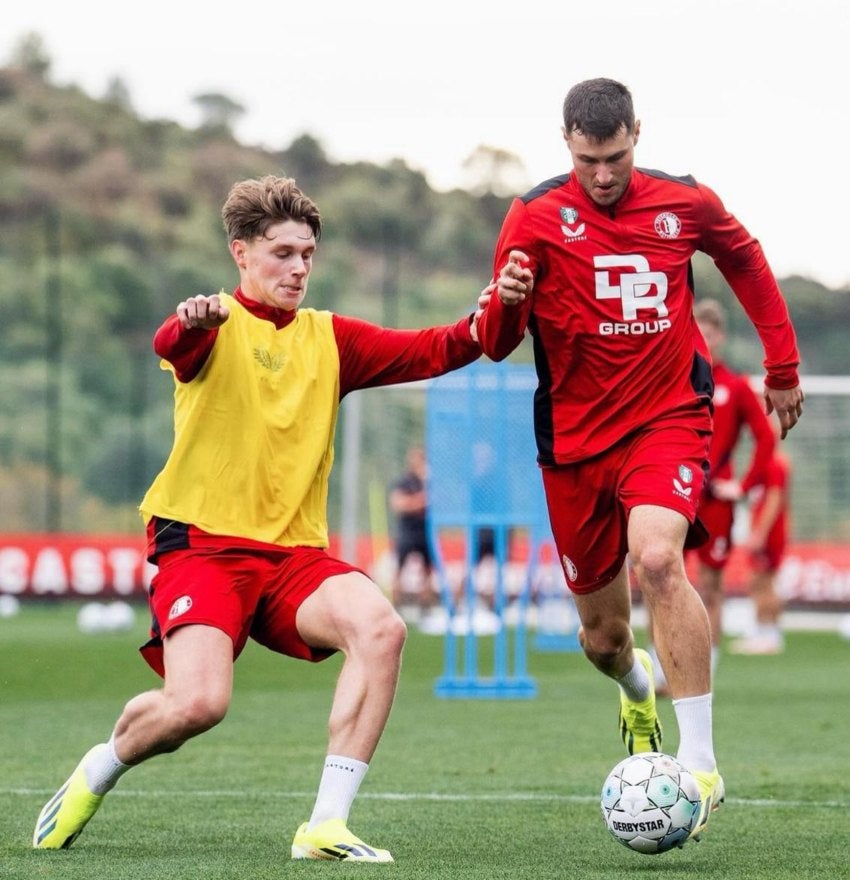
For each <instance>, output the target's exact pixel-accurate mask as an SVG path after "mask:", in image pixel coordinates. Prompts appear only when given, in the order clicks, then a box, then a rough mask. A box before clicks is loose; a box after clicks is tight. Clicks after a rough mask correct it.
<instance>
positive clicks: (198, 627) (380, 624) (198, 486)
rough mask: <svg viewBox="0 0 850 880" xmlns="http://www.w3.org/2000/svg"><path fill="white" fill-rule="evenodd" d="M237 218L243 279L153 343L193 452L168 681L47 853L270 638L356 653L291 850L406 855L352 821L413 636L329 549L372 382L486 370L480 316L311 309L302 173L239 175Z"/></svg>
mask: <svg viewBox="0 0 850 880" xmlns="http://www.w3.org/2000/svg"><path fill="white" fill-rule="evenodd" d="M222 216H223V220H224V226H225V229H226V231H227V236H228V241H229V247H230V252H231V254H232V256H233V259H234V261H235V262H236V266H237V267H238V270H239V286H238V288H237V289H236V290H235V291H234V292H233V293H232V294H226V293H221V294H216V295H213V296H196V297H192V298H190V299H187V300H184V301H183V302H181V303H180V304H179V305H178V306H177V309H176V312H175V314H173V315H172V316H171V317H169V318H168V319H167V320H166V321H165V322H164V323H163V325H162V326H161V327H160V328H159V330H158V331H157V333H156V335H155V338H154V349H155V351H156V352H157V354H158V355H159V356H160V358H161V359H162V366H163V369H165V370H168V371H169V372H170V373H171V374H172V375H173V379H174V389H175V391H174V445H173V448H172V450H171V454H170V455H169V458H168V460H167V462H166V464H165V466H164V467H163V469H162V471H161V472H160V474H159V475H158V476H157V477H156V479H155V480H154V482H153V484H152V486H151V487H150V489H149V490H148V492H147V494H146V495H145V498H144V499H143V501H142V503H141V506H140V509H141V512H142V515H143V517H144V519H145V521H146V524H147V532H148V540H149V544H148V553H149V558H150V559H151V560H152V561H153V562H154V563H155V564H156V565H157V566H158V570H157V574H156V575H155V577H154V579H153V583H152V587H151V596H150V605H151V613H152V627H151V640H150V642H148V644H147V645H145V646H144V647H143V648H142V653H143V655H144V657H145V659H146V660H147V661H148V662H149V663H150V665H151V666H152V667H153V668H154V669H155V670H156V671H157V672H159V674H160V675H162V676H163V685H162V687H161V688H159V689H155V690H151V691H148V692H146V693H143V694H140V695H139V696H136V697H134V698H133V699H132V700H130V701H129V702H128V703H127V705H126V706H125V707H124V710H123V712H122V713H121V715H120V717H119V718H118V721H117V723H116V725H115V727H114V730H113V732H112V735H111V737H110V738H109V740H108V742H105V743H100V744H98V745H95V746H94V747H93V748H92V749H91V750H90V751H89V752H88V753H87V754H86V755H85V756H84V757H83V759H82V760H81V761H80V763H79V764H78V765H77V768H76V769H75V770H74V772H73V773H72V775H71V776H70V777H69V779H68V780H67V781H66V783H65V784H64V785H63V786H62V788H60V789H59V791H58V792H57V793H56V795H54V797H53V798H51V800H50V801H48V803H47V804H46V805H45V807H44V808H43V809H42V811H41V814H40V815H39V818H38V822H37V824H36V828H35V832H34V836H33V845H34V846H35V847H37V848H43V849H60V848H67V847H69V846H70V845H71V844H72V843H73V841H74V840H75V839H76V838H77V836H78V835H79V834H80V832H81V831H82V830H83V828H84V826H85V825H86V823H87V822H88V821H89V819H90V818H91V817H92V816H93V815H94V813H95V812H96V810H97V809H98V808H99V807H100V805H101V803H102V801H103V799H104V797H105V796H106V794H107V792H108V791H109V790H110V789H111V788H112V787H113V786H114V785H115V784H116V782H117V781H118V779H119V778H120V777H121V776H122V775H123V774H124V773H125V772H126V771H127V770H128V769H130V768H131V767H133V766H135V765H137V764H140V763H142V762H143V761H145V760H147V759H148V758H150V757H152V756H154V755H157V754H160V753H163V752H172V751H175V750H176V749H178V748H179V747H180V746H181V745H182V744H183V743H184V742H186V741H187V740H188V739H190V738H191V737H193V736H196V735H197V734H199V733H203V732H204V731H206V730H209V729H210V728H211V727H213V726H214V725H216V724H218V722H219V721H221V720H222V719H223V718H224V715H225V713H226V711H227V708H228V705H229V703H230V698H231V689H232V684H233V663H234V661H235V659H236V658H237V657H238V656H239V653H240V652H241V650H242V648H243V647H244V645H245V643H246V641H247V639H248V638H252V639H254V640H255V641H257V642H259V643H261V644H263V645H266V646H267V647H268V648H270V649H271V650H273V651H276V652H278V653H281V654H285V655H288V656H291V657H296V658H299V659H304V660H309V661H319V660H322V659H324V658H325V657H327V656H329V655H330V654H332V653H334V652H336V651H341V652H342V653H343V655H344V662H343V664H342V669H341V672H340V675H339V680H338V682H337V686H336V691H335V694H334V699H333V705H332V708H331V713H330V721H329V731H330V738H329V743H328V752H327V757H326V760H325V763H324V768H323V770H322V773H321V779H320V783H319V791H318V795H317V798H316V802H315V805H314V809H313V813H312V815H311V817H310V818H309V820H308V821H307V822H305V823H304V824H302V825H301V826H300V828H298V830H297V832H296V834H295V837H294V840H293V842H292V846H291V855H292V857H293V858H297V859H304V858H306V859H337V860H346V861H364V862H391V861H392V856H391V855H390V853H389V852H388V851H387V850H386V849H379V848H377V847H373V846H370V845H369V844H366V843H364V842H363V841H362V840H361V839H360V838H358V837H356V836H355V835H354V834H353V833H352V832H351V831H349V830H348V826H347V820H348V815H349V811H350V808H351V805H352V802H353V800H354V798H355V796H356V794H357V790H358V788H359V785H360V782H361V780H362V779H363V776H364V774H365V773H366V770H367V769H368V765H369V762H370V760H371V758H372V755H373V753H374V751H375V748H376V746H377V744H378V740H379V738H380V736H381V733H382V731H383V729H384V725H385V724H386V721H387V717H388V715H389V712H390V708H391V705H392V701H393V697H394V694H395V689H396V684H397V680H398V674H399V667H400V659H401V652H402V647H403V644H404V640H405V632H406V631H405V626H404V623H403V622H402V620H401V618H400V617H399V616H398V615H397V613H396V612H395V610H394V609H393V607H392V605H391V604H390V602H389V601H388V600H387V598H386V597H385V596H384V595H383V593H382V592H381V591H380V589H379V588H378V587H377V586H376V585H375V584H374V583H373V582H372V581H371V580H370V578H369V577H368V576H367V575H366V574H365V573H364V572H362V571H360V570H359V569H357V568H356V567H354V566H352V565H350V564H348V563H347V562H344V561H343V560H340V559H335V558H333V557H332V556H330V555H329V554H328V552H327V547H328V527H327V512H326V507H327V492H328V477H329V475H330V471H331V467H332V465H333V456H334V444H333V440H334V431H335V427H336V420H337V412H338V408H339V402H340V400H341V399H342V397H344V396H345V395H346V394H347V393H348V392H350V391H354V390H356V389H358V388H367V387H370V386H377V385H389V384H394V383H398V382H408V381H414V380H420V379H425V378H429V377H433V376H437V375H439V374H441V373H444V372H447V371H449V370H454V369H457V368H459V367H463V366H464V365H465V364H468V363H470V362H472V361H474V360H476V359H477V358H478V357H479V356H480V353H481V349H480V347H479V345H478V342H477V335H476V328H477V321H478V318H479V316H480V313H481V312H480V308H479V310H478V311H477V312H475V313H474V314H472V315H468V316H466V317H464V318H463V319H461V320H460V321H458V322H457V323H455V324H451V325H447V326H443V327H433V328H429V329H424V330H395V329H387V328H383V327H379V326H376V325H374V324H369V323H367V322H365V321H360V320H357V319H354V318H347V317H343V316H340V315H337V314H332V313H331V312H325V311H316V310H313V309H308V308H300V306H301V304H302V302H303V300H304V297H305V296H306V294H307V282H308V279H309V276H310V271H311V269H312V267H313V259H314V256H315V252H316V247H317V244H318V242H319V240H320V238H321V231H322V222H321V217H320V214H319V211H318V209H317V207H316V205H315V204H314V203H313V202H312V201H311V200H310V199H309V198H307V197H306V196H305V195H304V194H303V193H302V192H301V191H300V189H299V188H298V186H297V185H296V183H295V181H293V180H291V179H289V178H282V177H272V176H268V177H264V178H262V179H260V180H245V181H242V182H240V183H237V184H236V185H235V186H234V187H233V188H232V189H231V191H230V194H229V196H228V198H227V201H226V202H225V205H224V208H223V210H222ZM489 289H490V290H491V289H492V288H489ZM486 293H487V290H486V289H485V293H484V294H482V297H483V299H482V302H483V301H485V299H484V298H486Z"/></svg>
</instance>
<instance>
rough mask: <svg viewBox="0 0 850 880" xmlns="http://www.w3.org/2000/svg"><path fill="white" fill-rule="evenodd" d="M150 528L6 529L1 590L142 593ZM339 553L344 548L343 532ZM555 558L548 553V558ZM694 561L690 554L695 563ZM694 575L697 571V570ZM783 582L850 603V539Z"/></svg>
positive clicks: (734, 582)
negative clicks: (86, 531) (100, 531)
mask: <svg viewBox="0 0 850 880" xmlns="http://www.w3.org/2000/svg"><path fill="white" fill-rule="evenodd" d="M374 550H375V545H374V542H373V540H372V538H370V537H369V536H364V537H362V538H361V540H360V541H358V545H357V559H356V560H353V561H354V562H356V564H358V565H360V566H361V567H362V568H364V569H365V570H366V571H369V570H370V569H371V567H372V564H373V562H374V560H373V558H372V557H373V555H374ZM144 552H145V539H144V535H74V534H55V535H53V534H0V594H4V593H5V594H8V595H12V596H18V597H22V598H23V597H44V598H48V597H49V598H133V597H139V598H142V597H144V596H145V595H146V593H147V588H148V586H149V585H150V581H151V578H152V577H153V574H154V573H155V571H156V569H155V568H154V566H152V565H150V563H148V562H147V561H146V560H145V557H144ZM330 552H331V553H336V554H338V553H339V542H338V540H337V539H336V536H334V538H333V539H332V541H331V547H330ZM444 552H445V553H446V555H447V556H448V557H450V558H451V561H456V560H462V559H463V557H464V550H463V543H462V541H457V542H448V545H447V546H446V547H445V548H444ZM510 555H511V559H512V561H515V562H519V563H522V562H524V561H525V560H527V557H528V548H527V547H526V546H525V542H524V541H523V540H522V539H521V538H519V539H517V540H512V541H511V553H510ZM544 561H546V562H548V561H549V560H548V556H547V558H546V559H545V560H544ZM690 565H691V561H689V568H690ZM691 574H692V575H693V571H692V570H691ZM748 578H749V568H748V565H747V558H746V553H745V552H744V551H742V550H740V549H737V550H735V551H733V554H732V558H731V559H730V561H729V565H728V567H727V569H726V573H725V583H726V590H727V592H728V593H729V594H731V595H745V594H746V590H747V581H748ZM776 588H777V592H778V593H779V595H780V596H782V597H783V599H785V601H786V603H787V604H788V605H789V606H792V607H793V606H809V607H823V608H836V609H846V608H850V546H848V545H846V544H841V543H833V542H809V543H799V544H794V543H792V544H790V545H789V547H788V550H787V552H786V554H785V559H784V561H783V563H782V567H781V568H780V571H779V573H778V575H777V579H776Z"/></svg>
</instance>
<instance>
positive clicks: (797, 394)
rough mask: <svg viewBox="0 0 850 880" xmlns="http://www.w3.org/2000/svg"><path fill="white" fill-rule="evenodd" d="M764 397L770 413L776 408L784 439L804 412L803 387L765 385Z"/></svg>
mask: <svg viewBox="0 0 850 880" xmlns="http://www.w3.org/2000/svg"><path fill="white" fill-rule="evenodd" d="M764 399H765V405H766V407H767V414H768V415H770V414H771V413H772V412H773V411H774V410H776V415H777V417H778V418H779V426H780V427H781V429H782V433H781V434H780V436H781V437H782V439H783V440H784V439H785V437H786V436H787V434H788V432H789V431H790V430H791V428H793V427H794V425H796V424H797V422H798V421H799V420H800V416H801V415H802V414H803V400H804V396H803V389H802V388H801V387H800V386H799V385H796V386H795V387H794V388H767V387H765V389H764Z"/></svg>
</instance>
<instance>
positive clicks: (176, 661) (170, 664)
mask: <svg viewBox="0 0 850 880" xmlns="http://www.w3.org/2000/svg"><path fill="white" fill-rule="evenodd" d="M164 660H165V669H166V679H165V684H164V685H163V687H162V688H161V689H159V690H154V691H148V692H147V693H144V694H140V695H139V696H137V697H134V698H133V699H132V700H130V702H129V703H127V705H126V706H125V708H124V711H123V712H122V713H121V716H120V718H119V719H118V722H117V723H116V725H115V730H114V731H113V734H112V737H111V738H110V740H109V742H106V743H100V744H98V745H96V746H94V747H93V748H92V749H90V750H89V751H88V752H87V753H86V754H85V756H84V757H83V758H82V760H81V761H80V762H79V764H78V765H77V767H76V768H75V770H74V772H73V773H72V774H71V776H70V777H68V779H67V780H66V782H65V784H64V785H63V786H62V787H61V788H60V789H59V790H58V791H57V792H56V794H55V795H54V796H53V797H52V798H51V799H50V800H49V801H48V802H47V803H46V804H45V805H44V807H43V808H42V811H41V813H40V814H39V817H38V820H37V822H36V827H35V831H34V833H33V846H34V847H36V848H37V849H67V848H68V847H69V846H71V844H72V843H73V842H74V841H75V840H76V839H77V837H78V836H79V835H80V833H81V832H82V830H83V828H85V826H86V824H87V823H88V822H89V820H90V819H91V818H92V816H94V814H95V813H96V812H97V810H98V809H99V808H100V806H101V803H102V802H103V799H104V797H105V796H106V794H107V793H108V792H109V791H110V790H111V789H112V788H113V787H114V786H115V784H116V782H118V780H119V779H120V777H121V776H122V775H123V774H124V773H125V772H126V771H127V770H129V769H130V766H131V765H134V764H138V763H140V762H141V761H144V760H145V759H146V758H150V757H152V756H153V755H156V754H159V753H161V752H171V751H174V750H175V749H177V748H179V746H180V745H182V743H184V742H185V741H186V740H187V739H189V738H190V737H192V736H195V735H197V734H198V733H202V732H203V731H205V730H208V729H209V728H210V727H212V726H213V725H215V724H217V723H218V722H219V721H220V720H221V719H222V718H223V717H224V714H225V712H226V711H227V706H228V703H229V701H230V692H231V684H232V676H233V672H232V668H233V644H232V642H231V641H230V638H229V637H228V636H227V635H225V634H224V633H223V632H221V631H220V630H217V629H213V628H212V627H208V626H196V625H191V626H185V627H181V628H179V629H177V630H175V631H174V632H173V633H172V634H171V635H169V636H168V637H167V638H166V640H165V650H164Z"/></svg>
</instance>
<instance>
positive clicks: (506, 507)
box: [425, 363, 551, 698]
mask: <svg viewBox="0 0 850 880" xmlns="http://www.w3.org/2000/svg"><path fill="white" fill-rule="evenodd" d="M536 387H537V377H536V375H535V372H534V368H533V367H532V366H531V365H509V364H504V363H499V364H491V363H477V364H473V365H471V366H469V367H466V368H465V369H463V370H460V371H457V372H454V373H450V374H448V375H446V376H441V377H440V378H438V379H435V380H433V381H432V382H430V383H429V385H428V389H427V403H426V416H425V446H426V455H427V460H428V483H427V489H428V518H427V522H428V539H429V541H430V544H431V551H432V556H433V558H434V562H435V567H436V569H437V573H438V577H439V580H440V592H441V596H442V602H443V606H444V608H445V609H446V612H447V615H448V616H449V617H450V618H451V616H452V615H453V614H454V615H455V620H458V619H460V621H461V623H463V622H464V621H463V616H464V615H466V621H465V623H466V625H465V626H462V627H461V630H462V634H460V635H458V634H456V632H455V629H454V627H453V626H452V625H451V624H450V625H449V627H448V629H447V632H446V636H445V651H444V661H445V664H444V665H445V668H444V671H443V675H442V676H441V677H440V678H439V679H437V682H436V684H435V692H436V694H437V695H438V696H440V697H461V698H466V697H481V698H530V697H534V696H535V695H536V693H537V684H536V682H535V680H534V679H533V678H532V677H531V676H530V675H529V674H528V672H527V668H526V665H527V664H526V659H527V658H526V655H527V629H526V616H527V615H526V613H525V612H526V611H527V609H528V604H529V597H530V593H531V582H532V578H533V575H534V568H535V565H536V562H537V560H538V559H539V553H540V548H541V546H542V544H543V542H544V541H546V540H551V538H550V532H549V521H548V515H547V512H546V502H545V497H544V493H543V484H542V479H541V477H540V474H539V472H538V468H537V449H536V446H535V441H534V429H533V425H532V409H533V398H534V390H535V389H536ZM482 529H490V530H492V534H493V554H494V556H495V562H496V572H497V573H496V582H495V586H494V594H493V608H492V610H493V612H494V613H495V615H496V616H497V618H498V619H499V621H500V626H499V627H498V629H497V630H496V632H495V633H494V634H492V639H493V645H492V654H493V671H492V674H491V675H490V674H488V675H483V674H482V673H481V671H480V670H479V660H480V656H479V647H481V646H480V645H479V638H478V636H477V635H476V632H475V626H474V620H473V614H474V609H475V605H476V602H477V600H478V598H479V597H478V596H477V594H476V586H475V583H474V574H473V573H474V570H475V565H476V562H477V561H478V560H477V559H476V557H475V553H476V545H477V541H478V537H479V535H480V532H481V530H482ZM511 530H523V531H525V532H526V533H527V536H528V543H529V550H530V552H529V562H528V568H527V574H526V576H525V582H524V585H523V587H522V589H521V591H520V594H519V596H518V597H517V605H518V612H519V613H518V617H517V621H516V626H514V627H512V642H513V644H512V646H511V645H510V643H509V642H510V641H511V639H510V634H509V632H508V629H509V628H508V626H507V625H506V621H505V610H506V604H507V600H506V591H505V582H504V571H505V563H506V562H507V560H508V546H509V537H510V533H511ZM447 534H448V535H451V534H460V535H461V536H462V537H463V540H464V545H465V548H466V550H465V553H466V559H465V564H464V567H463V570H464V575H463V590H462V595H461V597H460V599H461V601H460V603H456V602H455V597H454V596H453V595H452V588H451V585H450V583H449V579H448V576H447V568H446V563H445V559H444V554H443V552H442V543H443V540H444V539H445V536H446V535H447ZM456 604H458V605H460V606H461V607H460V608H458V607H456ZM483 638H484V637H483V636H482V641H483ZM487 638H488V639H489V636H488V637H487ZM460 639H463V642H464V643H463V654H462V657H461V656H460V653H459V641H460ZM511 647H512V650H511ZM487 649H488V652H489V645H488V646H487Z"/></svg>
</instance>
